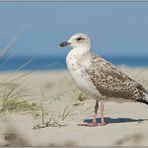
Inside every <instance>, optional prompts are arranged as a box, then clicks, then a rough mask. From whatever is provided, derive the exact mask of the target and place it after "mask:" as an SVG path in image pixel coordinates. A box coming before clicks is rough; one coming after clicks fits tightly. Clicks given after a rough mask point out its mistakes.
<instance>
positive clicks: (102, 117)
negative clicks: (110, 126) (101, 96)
mask: <svg viewBox="0 0 148 148" xmlns="http://www.w3.org/2000/svg"><path fill="white" fill-rule="evenodd" d="M100 117H101V123H100V125H101V126H104V125H105V121H104V103H103V102H102V101H101V102H100Z"/></svg>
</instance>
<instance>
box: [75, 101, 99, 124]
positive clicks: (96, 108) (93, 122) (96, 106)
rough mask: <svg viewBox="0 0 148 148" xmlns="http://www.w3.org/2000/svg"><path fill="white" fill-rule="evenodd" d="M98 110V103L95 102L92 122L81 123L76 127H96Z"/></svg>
mask: <svg viewBox="0 0 148 148" xmlns="http://www.w3.org/2000/svg"><path fill="white" fill-rule="evenodd" d="M98 108H99V105H98V101H96V105H95V114H94V115H93V121H92V123H82V124H78V125H80V126H89V127H95V126H98V124H97V121H96V117H97V112H98Z"/></svg>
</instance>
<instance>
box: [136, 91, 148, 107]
mask: <svg viewBox="0 0 148 148" xmlns="http://www.w3.org/2000/svg"><path fill="white" fill-rule="evenodd" d="M137 101H138V102H141V103H144V104H146V105H148V93H144V97H143V98H142V99H139V100H137Z"/></svg>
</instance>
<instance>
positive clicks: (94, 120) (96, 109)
mask: <svg viewBox="0 0 148 148" xmlns="http://www.w3.org/2000/svg"><path fill="white" fill-rule="evenodd" d="M98 108H99V104H98V100H96V105H95V113H94V115H93V121H92V124H94V125H96V126H97V121H96V117H97V112H98Z"/></svg>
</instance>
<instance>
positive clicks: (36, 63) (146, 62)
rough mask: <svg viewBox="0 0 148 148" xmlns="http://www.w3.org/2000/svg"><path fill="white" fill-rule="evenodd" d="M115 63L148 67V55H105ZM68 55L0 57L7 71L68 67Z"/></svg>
mask: <svg viewBox="0 0 148 148" xmlns="http://www.w3.org/2000/svg"><path fill="white" fill-rule="evenodd" d="M104 57H105V59H107V60H108V61H110V62H111V63H113V64H115V65H124V66H129V67H148V56H145V57H144V56H143V57H135V56H134V57H132V56H131V57H130V56H104ZM65 59H66V56H48V57H45V56H44V57H20V56H19V57H5V58H2V59H0V72H3V71H4V72H5V71H35V70H36V71H43V70H46V71H49V70H64V69H66V68H67V67H66V60H65Z"/></svg>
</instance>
